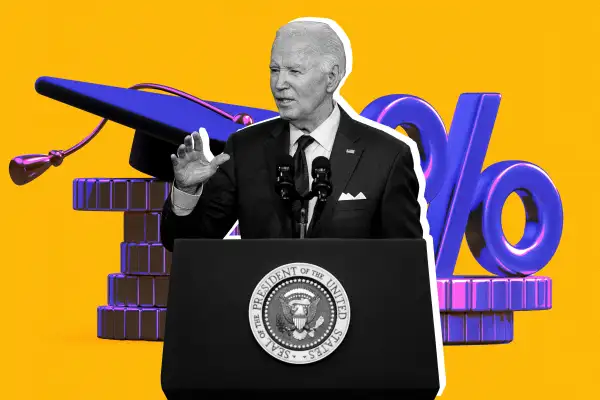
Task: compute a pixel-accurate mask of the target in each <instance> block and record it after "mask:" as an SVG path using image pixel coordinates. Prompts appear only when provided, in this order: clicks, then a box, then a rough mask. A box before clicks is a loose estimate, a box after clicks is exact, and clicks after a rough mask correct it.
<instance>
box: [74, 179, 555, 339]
mask: <svg viewBox="0 0 600 400" xmlns="http://www.w3.org/2000/svg"><path fill="white" fill-rule="evenodd" d="M169 190H170V185H169V183H168V182H161V181H158V180H155V179H75V181H74V182H73V208H74V209H75V210H85V211H121V212H123V213H124V237H123V242H122V243H121V268H120V273H114V274H109V276H108V288H107V294H108V296H107V298H108V304H107V305H105V306H100V307H98V337H99V338H104V339H125V340H163V338H164V326H165V317H166V311H167V296H168V290H169V273H170V271H171V253H170V252H169V251H167V250H166V249H165V248H164V247H163V246H162V244H161V243H160V215H161V211H162V207H163V204H164V201H165V199H166V198H167V196H168V195H169ZM228 238H232V239H233V238H239V231H238V230H237V227H236V228H235V229H233V230H232V232H231V233H230V235H229V236H228ZM437 291H438V297H439V306H440V313H441V327H442V336H443V341H444V344H446V345H469V344H492V343H509V342H511V341H512V340H513V334H514V319H513V318H514V312H515V311H526V310H546V309H550V308H552V281H551V280H550V278H547V277H527V278H497V277H453V278H451V279H438V281H437Z"/></svg>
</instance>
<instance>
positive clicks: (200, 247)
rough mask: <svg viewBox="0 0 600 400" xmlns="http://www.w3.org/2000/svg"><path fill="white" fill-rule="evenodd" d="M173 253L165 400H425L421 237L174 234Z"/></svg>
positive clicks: (430, 327)
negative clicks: (212, 236)
mask: <svg viewBox="0 0 600 400" xmlns="http://www.w3.org/2000/svg"><path fill="white" fill-rule="evenodd" d="M172 260H173V261H172V267H171V279H170V288H169V297H168V311H167V317H166V324H165V338H164V345H163V346H164V347H163V358H162V371H161V386H162V390H163V392H164V393H165V395H166V397H167V398H168V399H169V400H173V399H219V398H255V397H257V396H269V397H265V398H271V397H270V396H273V395H276V396H282V397H281V398H285V399H296V398H297V399H300V398H302V399H311V400H313V399H332V398H335V399H337V398H351V399H354V398H356V399H359V398H362V399H387V398H390V399H391V398H394V399H403V398H406V399H433V398H435V396H436V394H437V392H438V390H439V388H440V376H441V374H443V371H442V370H441V368H443V366H439V365H438V356H437V349H438V347H437V346H436V341H435V328H434V313H433V306H435V307H438V305H437V299H436V302H433V305H432V296H431V290H430V281H429V279H430V277H429V271H428V267H427V252H426V243H425V241H424V240H420V239H417V240H401V239H304V240H299V239H259V240H254V239H252V240H250V239H248V240H246V239H242V240H210V239H179V240H177V241H176V242H175V247H174V251H173V259H172ZM432 279H434V280H435V277H432ZM439 348H440V349H441V345H440V347H439ZM342 396H343V397H342Z"/></svg>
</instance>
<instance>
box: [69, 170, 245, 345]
mask: <svg viewBox="0 0 600 400" xmlns="http://www.w3.org/2000/svg"><path fill="white" fill-rule="evenodd" d="M169 190H170V185H169V183H168V182H162V181H159V180H156V179H102V178H95V179H75V180H74V181H73V208H74V209H75V210H81V211H120V212H123V213H124V221H123V222H124V223H123V228H124V232H123V233H124V234H123V242H122V243H121V268H120V272H119V273H113V274H109V275H108V280H107V283H108V287H107V305H104V306H100V307H98V337H99V338H103V339H122V340H163V338H164V326H165V317H166V310H167V309H166V307H167V295H168V290H169V273H170V271H171V253H170V252H169V251H167V250H166V249H165V248H164V247H163V246H162V244H161V242H160V215H161V211H162V207H163V204H164V201H165V199H166V198H167V196H168V194H169ZM231 236H232V238H235V237H239V232H238V231H237V228H236V229H235V230H233V231H232V233H231Z"/></svg>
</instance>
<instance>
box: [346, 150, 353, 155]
mask: <svg viewBox="0 0 600 400" xmlns="http://www.w3.org/2000/svg"><path fill="white" fill-rule="evenodd" d="M346 153H348V154H354V149H346Z"/></svg>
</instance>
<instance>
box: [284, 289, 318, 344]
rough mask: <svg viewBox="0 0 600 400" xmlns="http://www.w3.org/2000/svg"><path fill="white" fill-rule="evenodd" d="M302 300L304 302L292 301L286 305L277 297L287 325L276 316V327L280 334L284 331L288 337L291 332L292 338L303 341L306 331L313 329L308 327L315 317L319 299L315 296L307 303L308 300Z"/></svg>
mask: <svg viewBox="0 0 600 400" xmlns="http://www.w3.org/2000/svg"><path fill="white" fill-rule="evenodd" d="M303 300H304V301H292V302H289V303H288V302H286V301H285V299H284V298H283V297H282V296H281V295H280V296H279V301H280V302H281V308H282V310H283V317H284V319H285V322H287V324H286V323H285V322H284V321H283V320H282V318H281V316H280V315H278V316H277V326H278V328H279V330H280V331H281V332H283V331H284V330H285V331H287V332H288V335H289V334H290V332H291V333H292V335H293V336H294V338H295V339H298V340H302V339H304V338H305V337H306V335H307V334H308V331H309V330H310V331H312V330H313V329H314V328H312V329H311V328H310V327H309V325H310V324H311V323H312V322H313V321H314V319H315V316H316V315H317V305H318V304H319V301H320V300H321V298H320V297H319V296H316V297H315V298H314V299H313V300H312V301H311V302H308V299H303ZM307 303H308V304H307ZM294 328H295V329H294ZM311 336H312V335H311Z"/></svg>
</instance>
